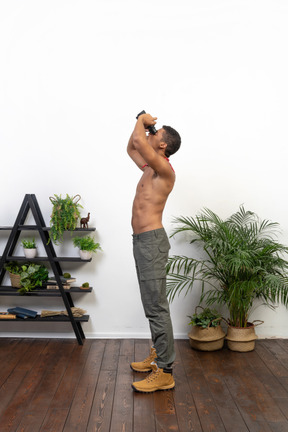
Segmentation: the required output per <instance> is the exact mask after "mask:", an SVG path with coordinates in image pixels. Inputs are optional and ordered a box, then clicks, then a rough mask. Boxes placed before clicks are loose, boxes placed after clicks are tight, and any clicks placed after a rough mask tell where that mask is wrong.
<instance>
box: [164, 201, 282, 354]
mask: <svg viewBox="0 0 288 432" xmlns="http://www.w3.org/2000/svg"><path fill="white" fill-rule="evenodd" d="M175 222H176V223H178V224H180V225H179V226H178V227H177V228H176V229H175V230H174V232H173V234H172V235H176V234H178V233H183V232H186V233H187V234H188V233H189V234H191V240H190V243H191V244H192V245H196V244H198V245H199V246H200V248H201V252H202V253H204V256H203V258H199V259H196V258H190V257H186V256H173V257H170V259H169V262H168V265H167V272H168V283H167V286H168V295H169V298H170V300H171V301H172V300H173V298H174V297H175V295H176V293H178V294H179V293H181V292H182V291H183V290H185V293H187V292H188V291H190V290H191V289H192V288H193V284H194V283H195V282H196V281H200V282H201V283H202V296H201V301H204V300H205V302H206V304H207V305H208V306H209V305H212V304H219V305H225V306H226V307H227V309H228V312H229V318H228V324H229V326H228V333H227V340H228V347H229V348H230V349H232V350H234V351H246V350H249V351H251V350H253V349H254V346H255V339H256V335H255V328H254V327H255V323H254V324H253V323H250V322H249V316H250V314H251V311H252V308H253V307H254V306H255V300H261V301H262V304H264V305H266V306H268V307H270V308H272V309H273V308H274V307H275V305H276V304H277V303H279V302H281V303H283V304H284V305H285V306H287V305H288V278H287V270H288V262H287V261H286V260H285V259H284V258H283V257H284V254H285V253H287V252H288V248H287V247H286V246H284V245H282V244H281V243H279V242H278V241H277V236H276V234H277V229H278V228H279V224H278V223H276V222H270V221H268V220H263V221H261V220H260V219H259V218H258V216H257V215H256V214H255V213H253V212H251V211H246V210H245V209H244V207H243V206H240V208H239V210H238V211H237V212H236V213H235V214H233V215H232V216H231V217H229V218H228V219H226V220H222V219H221V218H220V217H219V216H217V215H216V214H215V213H214V212H212V211H211V210H209V209H205V210H203V211H202V213H201V214H200V215H198V216H196V217H195V218H192V217H178V218H176V219H175ZM206 288H208V289H207V290H206ZM238 329H239V332H237V330H238ZM231 330H232V333H233V335H232V336H231ZM235 332H237V336H235ZM238 333H240V334H239V336H238ZM245 335H247V336H246V338H247V341H246V340H245ZM242 337H243V338H244V341H242V342H241V341H240V339H241V338H242ZM232 339H233V340H232ZM238 339H239V343H240V346H236V342H237V341H238ZM230 342H231V343H230Z"/></svg>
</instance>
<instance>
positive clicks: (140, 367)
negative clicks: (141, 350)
mask: <svg viewBox="0 0 288 432" xmlns="http://www.w3.org/2000/svg"><path fill="white" fill-rule="evenodd" d="M156 358H157V354H156V350H155V348H154V347H151V348H150V355H149V356H148V357H147V358H146V359H145V360H143V361H141V362H133V363H131V364H130V367H131V369H132V370H133V371H134V372H151V370H152V366H151V363H152V362H153V361H154V360H155V359H156Z"/></svg>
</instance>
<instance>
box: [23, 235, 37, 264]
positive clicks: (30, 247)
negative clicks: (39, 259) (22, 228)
mask: <svg viewBox="0 0 288 432" xmlns="http://www.w3.org/2000/svg"><path fill="white" fill-rule="evenodd" d="M22 246H23V249H24V255H25V257H26V258H28V259H31V258H35V256H36V253H37V248H36V243H35V239H34V238H33V240H29V239H24V240H22Z"/></svg>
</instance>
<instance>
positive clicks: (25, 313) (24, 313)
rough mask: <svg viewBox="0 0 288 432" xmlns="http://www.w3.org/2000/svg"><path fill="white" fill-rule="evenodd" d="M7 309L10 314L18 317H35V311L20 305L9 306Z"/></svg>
mask: <svg viewBox="0 0 288 432" xmlns="http://www.w3.org/2000/svg"><path fill="white" fill-rule="evenodd" d="M7 311H8V312H9V313H11V314H14V315H16V316H17V317H19V318H36V316H37V312H36V311H33V310H30V309H26V308H22V307H15V308H9V309H7Z"/></svg>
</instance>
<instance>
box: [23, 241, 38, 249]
mask: <svg viewBox="0 0 288 432" xmlns="http://www.w3.org/2000/svg"><path fill="white" fill-rule="evenodd" d="M22 246H23V247H24V248H25V249H35V248H36V243H35V239H34V238H33V240H29V239H24V240H22Z"/></svg>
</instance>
